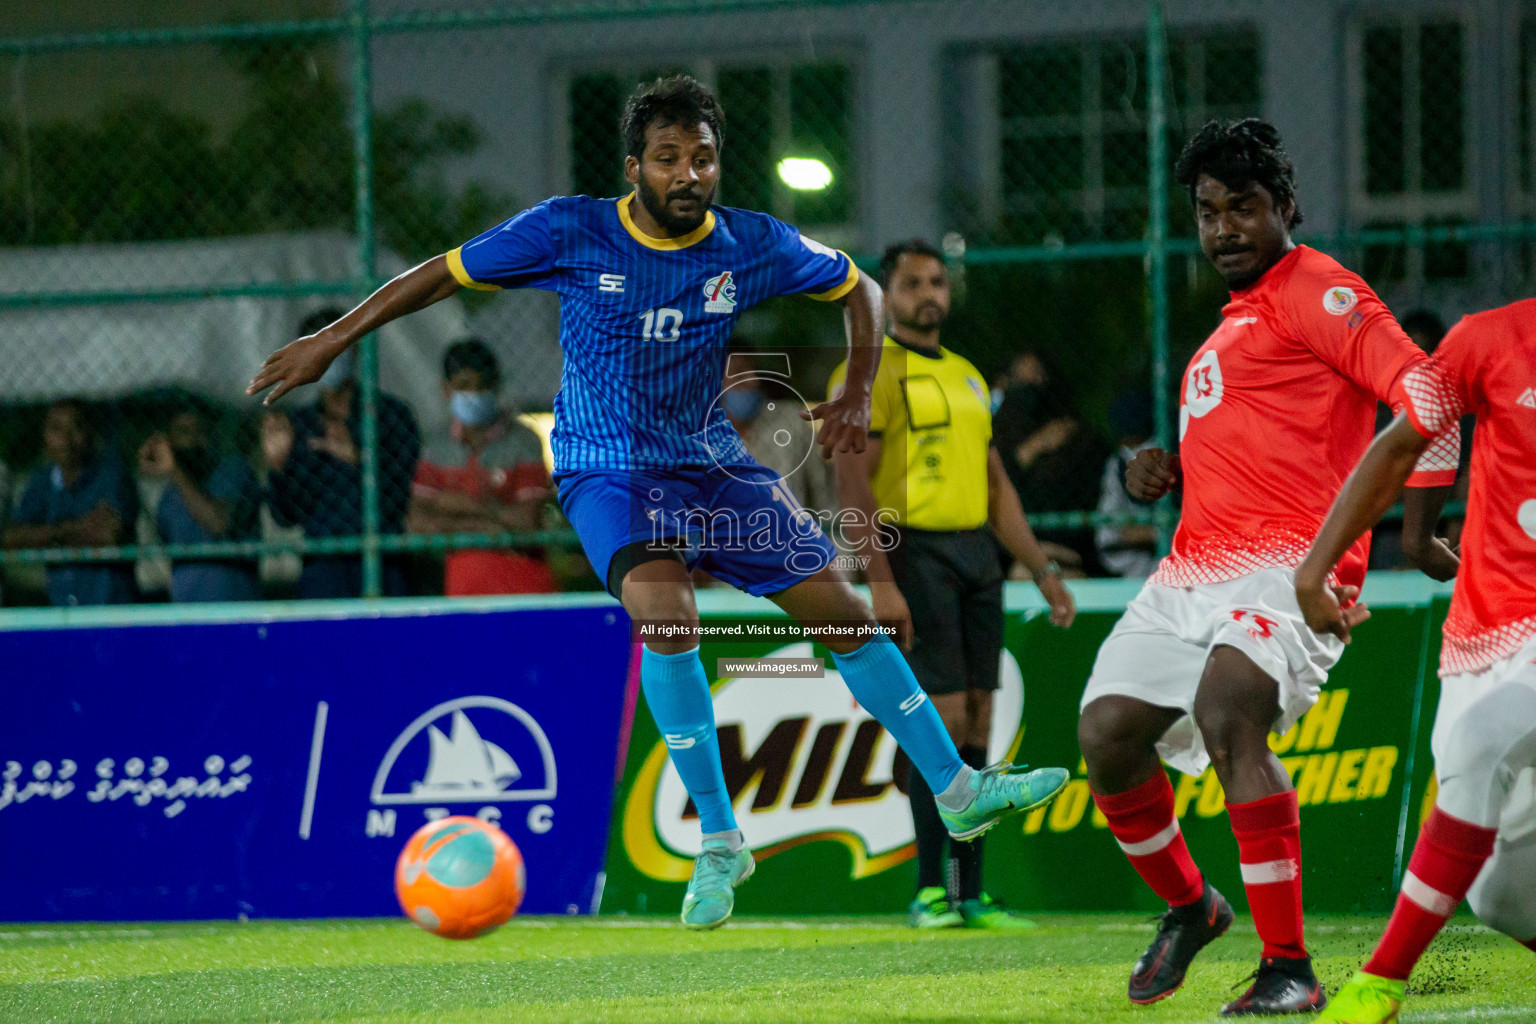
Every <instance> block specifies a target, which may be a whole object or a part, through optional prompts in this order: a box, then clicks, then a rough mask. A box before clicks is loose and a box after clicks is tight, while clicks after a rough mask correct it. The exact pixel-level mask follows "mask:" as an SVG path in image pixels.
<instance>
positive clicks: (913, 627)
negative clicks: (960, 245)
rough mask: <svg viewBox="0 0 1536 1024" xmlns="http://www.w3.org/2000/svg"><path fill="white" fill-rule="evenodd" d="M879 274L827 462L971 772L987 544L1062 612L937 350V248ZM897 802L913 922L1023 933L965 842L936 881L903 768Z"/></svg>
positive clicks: (940, 299) (911, 779) (993, 619)
mask: <svg viewBox="0 0 1536 1024" xmlns="http://www.w3.org/2000/svg"><path fill="white" fill-rule="evenodd" d="M880 281H881V285H882V286H883V287H884V289H885V313H886V319H887V322H888V331H887V335H886V338H885V345H884V348H883V349H882V351H881V355H880V370H879V373H878V374H877V375H876V377H875V386H874V394H873V399H872V401H871V403H870V430H869V444H868V446H867V447H866V448H865V449H864V451H863V452H840V453H837V454H836V455H834V456H833V460H832V462H833V472H834V474H835V476H836V480H837V492H838V499H839V502H840V504H841V506H842V509H843V513H842V518H840V522H842V524H843V525H844V534H845V537H844V539H845V540H846V541H847V542H848V543H849V544H851V545H852V546H853V547H854V548H856V549H857V552H858V553H859V554H867V555H869V556H870V561H869V564H868V566H867V568H866V574H867V576H868V579H869V587H870V596H871V598H872V600H873V604H874V610H875V615H876V616H877V617H878V618H879V619H880V620H881V621H884V622H897V623H900V624H901V626H902V641H903V646H904V647H905V648H906V649H907V660H908V661H909V662H910V663H911V665H912V671H913V673H914V674H915V675H916V676H917V679H918V682H919V683H921V684H922V687H923V689H924V690H925V691H926V692H927V693H928V696H929V698H930V699H931V700H932V701H933V705H934V707H935V708H936V709H938V712H939V715H940V717H942V718H943V720H944V724H945V726H946V727H947V728H948V729H949V734H950V736H951V737H952V738H953V739H954V741H955V746H956V747H958V748H959V749H960V756H961V757H962V758H964V759H965V762H966V763H967V764H969V765H972V766H973V767H976V768H981V767H984V766H985V765H986V763H987V738H988V736H989V735H990V734H991V728H992V694H993V692H994V691H995V690H996V689H997V686H998V661H999V659H1000V657H1001V655H1002V647H1003V569H1002V565H1001V564H1000V560H999V557H998V552H997V549H996V547H995V546H994V544H993V540H992V538H993V537H994V536H995V537H996V538H997V540H998V541H1000V542H1001V543H1002V545H1003V547H1005V548H1006V549H1007V550H1008V552H1009V553H1010V554H1012V555H1013V557H1014V558H1016V559H1018V560H1019V561H1020V562H1022V563H1023V564H1024V565H1025V567H1026V568H1028V569H1029V570H1030V572H1031V573H1032V574H1033V576H1034V580H1035V584H1036V585H1037V586H1038V587H1039V588H1040V592H1041V594H1042V595H1044V597H1045V599H1046V601H1047V602H1048V603H1049V604H1050V606H1051V622H1053V623H1054V624H1056V625H1058V626H1068V625H1070V624H1071V623H1072V619H1073V617H1074V616H1075V615H1076V614H1077V608H1076V605H1075V604H1074V603H1073V600H1072V594H1071V592H1069V591H1068V590H1067V588H1066V586H1065V585H1064V584H1063V583H1062V581H1061V568H1060V566H1058V565H1056V563H1054V562H1052V561H1051V560H1050V558H1049V556H1048V555H1047V554H1046V553H1045V551H1044V550H1042V549H1041V547H1040V545H1039V543H1038V542H1037V541H1036V540H1035V535H1034V533H1033V532H1031V530H1030V528H1029V523H1028V522H1027V521H1026V520H1025V518H1024V510H1023V508H1022V507H1021V506H1020V504H1019V496H1018V494H1017V492H1015V491H1014V489H1013V485H1012V484H1011V483H1009V481H1008V475H1007V473H1006V472H1005V471H1004V469H1003V462H1002V459H1001V457H1000V456H999V455H998V453H997V449H996V448H994V447H993V446H992V444H991V440H992V407H991V394H990V392H989V391H988V389H987V386H986V384H985V383H984V382H983V380H982V377H981V374H980V373H978V372H977V371H976V368H975V367H974V366H972V365H971V363H970V361H969V360H967V359H965V358H964V357H963V356H959V355H956V354H955V353H954V352H951V351H949V350H948V349H946V348H944V347H943V346H942V345H940V344H939V328H940V327H941V326H942V325H943V323H944V320H945V318H946V317H947V316H948V315H949V304H950V289H949V271H948V270H947V269H946V267H945V265H944V256H943V254H942V253H941V252H939V250H937V249H935V248H934V247H933V246H931V245H929V244H928V243H926V242H923V241H919V240H913V241H909V242H901V243H898V244H896V245H892V246H891V247H890V248H888V249H886V251H885V255H884V256H883V257H882V258H881V260H880ZM846 372H847V364H846V363H844V364H843V365H841V366H839V367H838V368H837V369H836V370H834V371H833V373H832V378H831V380H830V381H829V382H828V390H829V391H830V392H831V393H833V394H836V393H837V392H838V391H840V390H841V389H842V386H843V379H844V375H845V374H846ZM849 510H857V511H858V512H859V513H860V514H859V515H857V516H849V515H848V513H849ZM848 519H852V520H853V522H852V523H851V524H850V523H848V522H847V520H848ZM882 524H887V525H882ZM889 524H894V527H895V528H894V529H893V528H892V525H889ZM893 534H894V536H895V538H896V543H895V545H894V546H892V545H891V544H890V543H889V538H891V536H892V535H893ZM908 796H909V798H910V800H911V803H912V823H913V826H914V828H915V831H916V834H917V887H918V892H917V898H916V899H914V900H913V901H912V906H911V922H912V924H913V926H914V927H920V928H945V927H959V926H962V925H963V926H966V927H972V928H1014V927H1030V924H1029V922H1027V921H1025V920H1023V919H1022V918H1020V917H1018V916H1017V915H1015V914H1013V913H1011V912H1009V911H1007V910H1005V909H1003V908H1002V907H1001V906H1000V905H999V904H998V903H997V902H996V901H994V900H992V899H991V898H990V897H988V896H987V895H986V894H985V893H984V892H983V891H982V888H981V845H982V844H981V841H980V840H979V839H978V840H976V841H973V842H969V843H960V842H954V843H950V844H949V845H950V847H951V851H950V852H951V854H952V856H953V859H954V862H955V868H956V870H955V872H954V876H953V877H952V878H949V877H946V875H947V873H946V872H945V870H944V867H945V861H944V848H945V845H946V842H947V841H948V839H949V836H948V833H947V831H946V830H945V828H944V824H943V822H942V821H940V819H939V815H938V811H937V810H936V809H935V806H934V803H933V797H932V795H931V794H930V793H929V792H928V787H927V785H926V784H925V783H924V782H923V780H922V777H921V776H920V775H919V774H918V773H917V772H909V773H908Z"/></svg>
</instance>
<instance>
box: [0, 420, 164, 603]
mask: <svg viewBox="0 0 1536 1024" xmlns="http://www.w3.org/2000/svg"><path fill="white" fill-rule="evenodd" d="M43 457H44V459H45V460H46V461H45V462H44V463H43V465H42V466H40V467H38V469H37V470H35V471H34V472H33V474H32V476H31V479H29V480H28V481H27V488H26V490H25V491H24V492H22V495H21V500H20V501H19V502H17V504H16V514H15V515H14V516H13V517H12V521H11V524H10V525H9V526H7V527H6V528H5V532H4V534H3V539H4V544H5V546H6V547H7V548H72V547H92V548H98V547H109V546H111V545H114V544H125V543H127V542H128V541H129V540H130V538H131V536H132V531H133V524H134V521H135V520H136V519H137V518H138V514H139V509H138V497H137V494H136V491H135V489H134V486H133V480H132V479H131V478H130V477H129V476H128V473H127V471H126V470H125V469H124V468H123V465H122V463H121V462H120V461H118V460H117V459H116V458H114V457H112V456H111V455H108V454H103V453H102V451H101V441H100V437H99V434H98V432H97V429H96V425H95V422H94V420H93V418H92V416H91V410H90V407H89V406H87V405H86V404H85V403H84V402H83V401H81V400H80V399H77V398H63V399H60V400H59V401H57V402H54V403H53V405H52V406H50V407H49V409H48V415H47V418H46V420H44V422H43ZM47 586H48V601H49V602H50V603H51V604H55V605H80V604H131V603H132V602H133V601H134V599H135V598H136V596H137V593H138V588H137V587H136V586H135V585H134V581H133V565H132V564H131V563H128V562H66V563H58V564H54V565H50V566H49V567H48V583H47Z"/></svg>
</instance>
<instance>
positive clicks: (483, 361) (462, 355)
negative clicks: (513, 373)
mask: <svg viewBox="0 0 1536 1024" xmlns="http://www.w3.org/2000/svg"><path fill="white" fill-rule="evenodd" d="M460 370H474V371H475V372H476V373H478V374H480V375H481V376H482V377H484V378H485V380H486V383H488V384H490V385H491V387H493V388H495V387H499V386H500V385H501V360H499V359H497V358H496V353H495V352H492V351H491V347H490V346H489V345H487V344H486V343H485V342H483V341H481V340H480V339H479V338H465V339H464V340H463V341H457V342H454V343H453V344H452V345H449V346H448V351H447V352H444V353H443V379H444V380H447V379H448V378H449V377H452V376H453V375H454V374H456V373H458V372H459V371H460Z"/></svg>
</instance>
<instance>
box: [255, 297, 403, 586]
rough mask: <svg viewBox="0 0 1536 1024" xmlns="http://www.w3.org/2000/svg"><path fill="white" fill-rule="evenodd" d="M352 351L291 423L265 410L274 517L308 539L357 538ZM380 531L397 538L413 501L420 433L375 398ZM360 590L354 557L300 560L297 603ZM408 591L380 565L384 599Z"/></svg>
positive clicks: (390, 562) (357, 441)
mask: <svg viewBox="0 0 1536 1024" xmlns="http://www.w3.org/2000/svg"><path fill="white" fill-rule="evenodd" d="M341 316H342V311H341V310H339V309H325V310H321V311H319V312H318V313H313V314H311V315H310V316H308V317H306V318H305V319H304V322H303V323H302V324H300V325H299V333H300V334H301V335H305V336H307V335H310V334H313V333H315V332H316V331H318V330H320V329H321V328H323V327H326V326H328V325H329V324H331V323H332V322H334V321H335V320H337V319H338V318H340V317H341ZM356 371H357V356H356V350H355V349H352V350H348V351H347V352H345V353H343V354H342V355H341V356H340V357H338V358H337V359H336V361H335V362H333V363H332V364H331V366H330V369H328V370H327V371H326V373H325V376H323V377H321V378H320V383H319V388H320V396H319V398H318V399H317V400H316V401H315V403H314V404H313V405H310V406H307V407H306V408H303V409H300V410H298V411H297V412H295V413H294V414H293V417H292V418H291V419H290V418H289V417H288V416H287V415H286V414H284V413H281V412H277V411H271V412H268V413H267V414H266V416H265V417H264V418H263V419H262V424H261V449H262V454H263V456H264V457H265V459H266V463H267V470H268V473H269V476H268V479H267V488H268V497H269V501H270V505H271V508H272V516H273V518H274V519H276V520H277V522H278V523H280V524H281V525H283V526H293V525H295V524H297V525H299V526H301V527H302V528H303V529H304V536H305V537H306V538H309V539H318V538H323V537H357V536H361V534H362V532H363V481H362V468H361V461H362V408H361V406H362V403H361V402H360V401H359V398H358V389H357V380H356ZM378 417H379V418H378V439H379V478H378V479H379V531H380V532H381V533H400V532H402V531H403V529H404V528H405V517H406V512H407V510H408V509H409V507H410V501H411V480H412V478H413V477H414V476H415V475H416V462H417V459H419V458H420V456H421V433H420V431H419V430H418V429H417V426H416V417H415V416H414V415H413V414H412V413H411V410H410V407H409V406H407V405H406V404H405V403H404V402H402V401H401V400H400V399H398V398H396V397H394V396H393V395H386V394H384V393H382V392H381V393H380V394H379V396H378ZM362 591H363V565H362V558H361V556H359V555H312V554H311V555H305V556H304V571H303V572H302V573H301V574H300V575H299V586H298V591H297V596H298V597H300V598H306V599H308V598H328V597H358V596H360V595H361V594H362ZM409 592H410V587H409V584H408V583H407V578H406V573H405V569H404V566H403V565H402V564H401V560H400V559H399V558H396V557H392V556H386V557H385V559H384V593H385V594H386V595H388V596H391V597H399V596H403V595H405V594H408V593H409Z"/></svg>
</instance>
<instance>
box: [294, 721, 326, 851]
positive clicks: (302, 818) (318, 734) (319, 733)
mask: <svg viewBox="0 0 1536 1024" xmlns="http://www.w3.org/2000/svg"><path fill="white" fill-rule="evenodd" d="M330 710H331V706H330V705H329V704H327V703H326V702H325V701H323V700H322V701H320V702H319V703H318V704H316V705H315V735H314V738H313V739H311V740H310V741H309V777H308V778H307V779H305V780H304V811H303V813H302V814H300V815H299V838H300V839H308V838H309V826H310V823H311V822H313V820H314V817H315V791H316V790H317V789H319V788H320V753H321V751H322V750H324V749H325V719H326V716H327V715H328V714H330Z"/></svg>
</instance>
